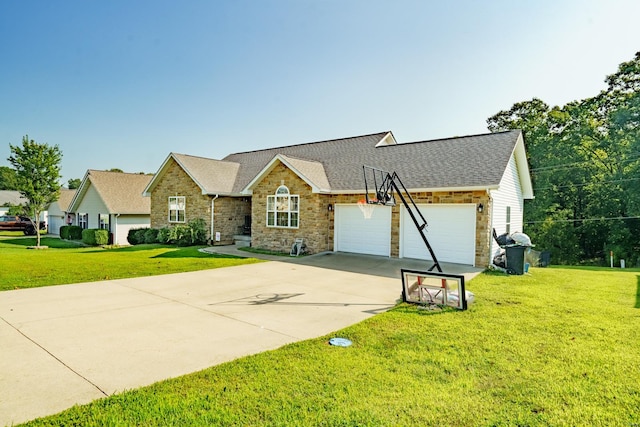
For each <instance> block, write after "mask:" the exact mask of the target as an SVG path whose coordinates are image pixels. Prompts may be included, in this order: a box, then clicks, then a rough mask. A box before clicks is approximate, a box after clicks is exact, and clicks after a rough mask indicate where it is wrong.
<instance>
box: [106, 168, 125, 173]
mask: <svg viewBox="0 0 640 427" xmlns="http://www.w3.org/2000/svg"><path fill="white" fill-rule="evenodd" d="M107 172H118V173H124V171H123V170H122V169H118V168H111V169H109V170H108V171H107Z"/></svg>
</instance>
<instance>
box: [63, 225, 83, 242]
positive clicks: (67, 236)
mask: <svg viewBox="0 0 640 427" xmlns="http://www.w3.org/2000/svg"><path fill="white" fill-rule="evenodd" d="M60 238H61V239H64V240H82V227H79V226H77V225H63V226H62V227H60Z"/></svg>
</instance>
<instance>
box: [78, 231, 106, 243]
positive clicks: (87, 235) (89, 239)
mask: <svg viewBox="0 0 640 427" xmlns="http://www.w3.org/2000/svg"><path fill="white" fill-rule="evenodd" d="M82 242H83V243H84V244H87V245H90V246H98V245H106V244H107V243H109V232H108V231H107V230H103V229H100V228H89V229H86V230H82Z"/></svg>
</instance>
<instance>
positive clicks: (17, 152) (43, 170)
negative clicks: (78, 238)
mask: <svg viewBox="0 0 640 427" xmlns="http://www.w3.org/2000/svg"><path fill="white" fill-rule="evenodd" d="M9 148H10V150H11V156H9V158H8V160H9V163H11V165H12V166H13V168H14V170H15V171H16V176H17V183H18V188H17V189H18V191H19V192H20V193H21V194H22V195H23V196H24V197H25V198H26V199H27V201H28V205H27V206H28V209H29V213H30V214H31V215H32V216H33V219H34V226H35V229H36V234H37V239H38V246H40V227H39V226H38V225H39V223H40V213H41V212H43V211H44V210H45V209H46V208H47V206H48V205H49V204H51V203H53V202H55V201H56V200H58V197H59V195H60V184H58V180H59V179H60V178H61V176H60V161H61V160H62V152H61V151H60V148H59V147H58V146H57V145H55V146H53V147H50V146H49V145H47V144H38V143H37V142H35V141H34V140H29V136H28V135H26V136H24V137H23V138H22V147H20V146H14V145H11V144H9Z"/></svg>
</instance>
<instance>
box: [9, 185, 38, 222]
mask: <svg viewBox="0 0 640 427" xmlns="http://www.w3.org/2000/svg"><path fill="white" fill-rule="evenodd" d="M28 203H29V201H28V200H27V199H25V198H24V196H23V195H22V194H20V192H19V191H16V190H0V215H6V214H7V212H9V208H10V207H11V206H20V205H24V206H26V205H27V204H28ZM48 220H49V218H48V212H47V211H44V212H40V221H44V222H45V223H46V222H48Z"/></svg>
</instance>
